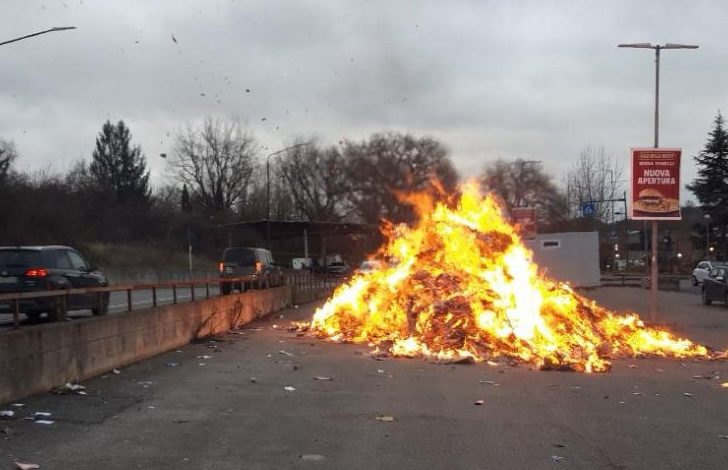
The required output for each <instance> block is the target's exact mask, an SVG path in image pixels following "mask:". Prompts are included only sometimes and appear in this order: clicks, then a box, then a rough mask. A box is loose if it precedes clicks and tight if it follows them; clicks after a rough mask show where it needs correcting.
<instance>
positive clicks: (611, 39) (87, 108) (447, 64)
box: [0, 0, 728, 199]
mask: <svg viewBox="0 0 728 470" xmlns="http://www.w3.org/2000/svg"><path fill="white" fill-rule="evenodd" d="M727 5H728V4H726V3H724V2H718V1H714V2H700V1H690V2H685V1H664V0H661V1H654V2H640V1H634V0H633V1H623V2H618V1H591V2H588V1H549V2H547V1H531V2H521V1H491V2H488V1H472V2H467V1H460V2H458V1H450V2H444V1H429V2H426V1H421V2H414V1H412V2H406V1H393V0H382V1H344V0H331V1H311V2H304V1H301V0H291V1H276V0H259V1H252V0H247V1H245V0H232V1H231V0H220V1H217V0H205V1H191V0H155V1H132V0H120V1H113V0H65V1H32V0H24V1H13V0H0V7H1V8H0V11H2V15H1V16H0V41H2V40H5V39H10V38H13V37H16V36H21V35H25V34H28V33H31V32H35V31H38V30H42V29H46V28H48V27H51V26H67V25H70V26H76V27H77V28H78V29H77V30H75V31H65V32H56V33H50V34H47V35H43V36H39V37H35V38H32V39H28V40H24V41H21V42H17V43H13V44H10V45H6V46H0V138H4V139H9V140H13V141H15V143H16V145H17V148H18V151H19V153H20V160H19V161H18V166H19V167H20V168H23V169H38V168H48V167H51V168H53V169H55V170H61V171H65V170H66V169H68V168H69V167H70V165H71V163H72V162H73V161H76V160H78V159H80V158H84V159H89V158H90V155H91V151H92V148H93V144H94V139H95V136H96V134H97V133H98V131H99V130H100V128H101V125H102V123H103V122H104V121H105V120H106V119H111V120H112V121H116V120H119V119H123V120H124V121H126V122H127V124H128V125H129V127H130V128H131V131H132V134H133V138H134V141H135V142H136V143H139V144H141V146H142V149H143V151H144V153H145V154H146V156H147V159H148V162H149V166H150V169H151V171H152V175H153V181H154V182H155V184H161V183H162V182H163V181H164V179H163V174H164V166H165V162H164V160H163V159H161V158H160V157H159V154H160V153H171V152H172V148H173V141H174V135H175V133H176V132H177V131H178V130H179V129H180V128H182V127H183V126H184V125H185V124H186V123H195V122H199V121H200V120H202V119H203V118H204V117H205V116H213V117H223V118H238V119H240V120H242V121H243V122H244V123H246V124H247V126H248V127H249V128H250V130H251V131H252V132H253V133H254V134H255V135H256V137H257V138H258V140H259V141H260V143H261V145H262V146H263V147H268V148H270V149H272V150H275V149H278V148H280V147H281V146H284V145H285V144H287V143H289V142H290V141H291V140H292V139H294V138H295V137H301V136H309V135H316V136H318V137H319V138H320V140H321V141H322V142H323V143H332V144H334V143H336V142H337V141H338V140H340V139H341V138H351V139H362V138H365V137H367V136H368V135H370V134H371V133H373V132H379V131H406V132H411V133H414V134H416V135H429V136H432V137H434V138H436V139H438V140H440V141H441V142H443V143H444V144H445V145H446V146H447V147H448V148H449V149H450V152H451V155H452V158H453V160H454V161H455V163H456V165H457V167H458V168H459V169H460V171H461V173H462V174H463V175H466V176H467V175H472V174H473V173H474V172H475V171H477V170H479V169H480V168H481V167H482V165H483V164H484V163H485V162H487V161H488V160H491V159H495V158H498V157H503V158H509V159H510V158H525V159H532V160H541V161H543V163H544V167H545V169H546V170H547V171H548V172H550V173H551V174H552V175H554V176H556V177H557V178H561V176H562V175H563V172H564V171H565V170H566V169H567V168H568V166H569V165H570V164H572V163H573V161H574V160H575V159H576V158H577V156H578V154H579V151H580V150H581V149H582V148H584V147H586V146H592V147H600V146H603V147H604V148H605V149H606V151H607V152H608V153H609V154H611V155H614V156H618V157H619V158H622V159H623V161H624V163H625V167H626V163H627V162H628V158H629V148H630V147H631V146H651V145H652V126H653V105H654V102H653V99H654V60H653V54H654V53H653V51H650V50H638V49H618V48H617V47H615V46H616V45H617V44H618V43H620V42H653V43H658V42H659V43H663V42H684V43H697V44H699V45H700V49H699V50H697V51H689V50H688V51H679V50H678V51H665V52H664V53H663V55H662V67H661V127H660V131H661V132H660V133H661V142H660V143H661V144H662V146H668V147H682V148H683V149H684V155H685V157H686V158H685V159H684V162H683V171H682V177H683V182H685V183H687V182H688V181H689V180H690V179H692V178H693V177H694V175H695V168H694V165H693V162H692V160H691V159H690V158H689V157H690V156H692V155H694V154H695V153H697V152H698V151H699V150H700V149H701V148H702V145H703V143H704V142H705V138H706V134H707V132H708V131H709V130H710V126H711V123H712V120H713V118H714V116H715V114H716V112H717V110H718V109H719V108H726V105H727V104H728V86H726V78H728V40H727V39H726V34H725V31H726V24H728V6H727ZM173 36H174V38H176V40H177V42H176V43H175V42H174V41H173V39H172V37H173ZM246 90H249V91H246ZM264 119H265V120H264ZM625 176H626V173H625ZM683 199H684V198H683Z"/></svg>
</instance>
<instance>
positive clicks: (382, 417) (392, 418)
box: [377, 416, 394, 423]
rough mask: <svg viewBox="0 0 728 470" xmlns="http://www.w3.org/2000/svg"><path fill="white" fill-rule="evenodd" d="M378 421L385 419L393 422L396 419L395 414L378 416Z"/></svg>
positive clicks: (384, 420)
mask: <svg viewBox="0 0 728 470" xmlns="http://www.w3.org/2000/svg"><path fill="white" fill-rule="evenodd" d="M377 421H383V422H385V423H391V422H393V421H394V416H377Z"/></svg>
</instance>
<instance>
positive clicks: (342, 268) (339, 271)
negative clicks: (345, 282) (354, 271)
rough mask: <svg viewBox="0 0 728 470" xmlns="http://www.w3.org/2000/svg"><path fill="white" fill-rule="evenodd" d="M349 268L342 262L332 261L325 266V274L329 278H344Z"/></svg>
mask: <svg viewBox="0 0 728 470" xmlns="http://www.w3.org/2000/svg"><path fill="white" fill-rule="evenodd" d="M348 272H349V266H348V265H347V264H346V263H345V262H343V261H334V262H332V263H330V264H329V265H328V266H326V273H327V274H329V275H331V276H346V274H347V273H348Z"/></svg>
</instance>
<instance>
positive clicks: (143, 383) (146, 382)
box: [137, 380, 154, 388]
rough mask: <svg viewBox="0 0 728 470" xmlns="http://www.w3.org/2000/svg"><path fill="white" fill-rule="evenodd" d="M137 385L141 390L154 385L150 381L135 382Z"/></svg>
mask: <svg viewBox="0 0 728 470" xmlns="http://www.w3.org/2000/svg"><path fill="white" fill-rule="evenodd" d="M137 385H140V386H142V387H143V388H149V387H151V386H152V385H154V382H152V381H151V380H143V381H141V382H137Z"/></svg>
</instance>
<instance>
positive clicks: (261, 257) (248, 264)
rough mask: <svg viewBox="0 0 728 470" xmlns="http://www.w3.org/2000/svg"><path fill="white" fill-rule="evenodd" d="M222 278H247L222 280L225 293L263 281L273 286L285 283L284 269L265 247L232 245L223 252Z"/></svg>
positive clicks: (240, 289)
mask: <svg viewBox="0 0 728 470" xmlns="http://www.w3.org/2000/svg"><path fill="white" fill-rule="evenodd" d="M219 269H220V279H233V278H247V279H249V280H247V281H246V280H242V281H239V282H221V283H220V292H221V293H222V294H223V295H227V294H229V293H231V292H232V291H233V290H234V289H237V290H239V291H241V292H243V291H245V290H246V289H249V288H251V287H255V286H257V285H259V283H261V282H263V283H265V284H267V285H269V286H271V287H274V286H280V285H283V281H284V277H283V269H281V267H280V266H277V265H276V263H275V261H274V260H273V254H271V252H270V251H269V250H266V249H265V248H254V247H230V248H225V250H224V251H223V252H222V261H220V266H219Z"/></svg>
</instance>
